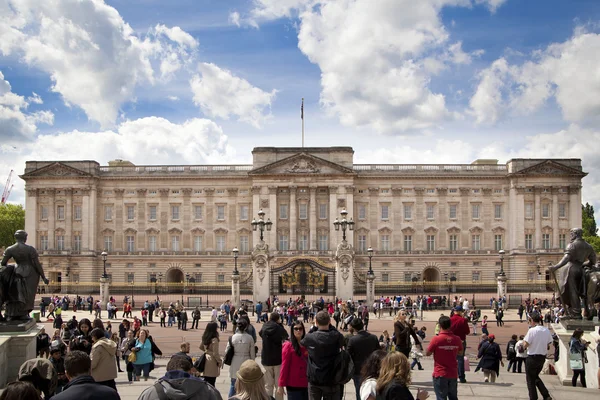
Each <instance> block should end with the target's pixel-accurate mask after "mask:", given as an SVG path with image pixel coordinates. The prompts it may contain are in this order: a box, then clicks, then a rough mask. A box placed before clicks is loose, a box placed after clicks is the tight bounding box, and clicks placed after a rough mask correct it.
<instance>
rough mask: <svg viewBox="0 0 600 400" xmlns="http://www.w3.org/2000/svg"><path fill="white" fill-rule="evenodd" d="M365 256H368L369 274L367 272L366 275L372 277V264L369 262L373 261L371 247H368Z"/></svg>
mask: <svg viewBox="0 0 600 400" xmlns="http://www.w3.org/2000/svg"><path fill="white" fill-rule="evenodd" d="M367 254H368V255H369V272H368V274H369V275H374V272H373V264H372V262H371V261H372V259H373V249H372V248H371V247H369V248H368V249H367Z"/></svg>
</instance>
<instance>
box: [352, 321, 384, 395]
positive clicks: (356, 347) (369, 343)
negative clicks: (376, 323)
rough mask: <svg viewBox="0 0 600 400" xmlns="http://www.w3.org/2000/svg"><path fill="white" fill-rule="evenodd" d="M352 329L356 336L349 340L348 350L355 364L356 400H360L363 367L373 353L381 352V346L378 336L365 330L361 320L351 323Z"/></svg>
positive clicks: (353, 378)
mask: <svg viewBox="0 0 600 400" xmlns="http://www.w3.org/2000/svg"><path fill="white" fill-rule="evenodd" d="M350 327H351V328H352V329H353V330H354V332H355V335H353V336H352V337H351V338H350V339H349V340H348V345H347V346H346V348H347V350H348V353H350V357H352V362H353V363H354V376H353V377H352V380H353V381H354V388H355V390H356V400H360V384H361V382H362V377H361V375H360V373H361V371H362V366H363V364H364V363H365V360H366V359H367V358H368V357H369V356H370V355H371V353H373V352H375V351H377V350H379V349H380V346H379V340H377V336H375V335H373V334H371V333H369V332H367V331H365V330H364V325H363V322H362V321H361V320H360V318H354V320H352V322H351V323H350Z"/></svg>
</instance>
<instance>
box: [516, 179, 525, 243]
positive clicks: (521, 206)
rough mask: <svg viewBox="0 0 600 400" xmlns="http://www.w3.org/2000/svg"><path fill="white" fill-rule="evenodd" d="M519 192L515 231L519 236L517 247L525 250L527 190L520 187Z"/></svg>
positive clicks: (517, 189)
mask: <svg viewBox="0 0 600 400" xmlns="http://www.w3.org/2000/svg"><path fill="white" fill-rule="evenodd" d="M516 191H517V196H516V203H517V208H516V211H515V213H516V214H517V217H516V218H517V224H516V225H515V226H516V229H515V230H514V231H515V235H517V238H516V239H515V242H516V243H517V246H518V248H519V249H524V248H525V188H524V187H518V188H516Z"/></svg>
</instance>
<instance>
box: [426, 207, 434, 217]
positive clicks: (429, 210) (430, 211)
mask: <svg viewBox="0 0 600 400" xmlns="http://www.w3.org/2000/svg"><path fill="white" fill-rule="evenodd" d="M434 214H435V206H434V205H433V204H427V219H433V218H434Z"/></svg>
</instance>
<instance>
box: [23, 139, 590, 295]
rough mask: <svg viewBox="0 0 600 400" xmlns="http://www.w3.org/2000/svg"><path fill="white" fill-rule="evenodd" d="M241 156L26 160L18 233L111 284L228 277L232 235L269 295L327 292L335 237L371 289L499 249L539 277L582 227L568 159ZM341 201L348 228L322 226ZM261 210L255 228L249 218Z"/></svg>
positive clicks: (269, 152)
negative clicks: (263, 225) (260, 226)
mask: <svg viewBox="0 0 600 400" xmlns="http://www.w3.org/2000/svg"><path fill="white" fill-rule="evenodd" d="M252 156H253V162H252V164H251V165H135V164H133V163H132V162H130V161H126V160H115V161H111V162H109V163H108V165H107V166H104V165H100V164H99V163H97V162H95V161H28V162H27V163H26V168H25V172H24V174H23V175H21V178H22V179H23V180H25V182H26V222H25V229H26V231H27V232H28V233H29V243H30V244H32V245H34V246H36V247H37V249H38V252H39V253H40V259H41V261H42V264H43V266H44V269H45V271H46V275H47V276H48V277H49V279H50V280H51V281H53V283H54V284H55V285H56V284H58V285H61V284H62V285H64V284H65V282H67V283H68V282H70V283H71V284H73V283H75V282H98V280H99V278H100V276H101V275H102V274H103V267H106V271H107V276H108V278H109V279H110V280H111V282H113V283H123V284H127V283H132V282H136V283H137V282H148V283H149V282H159V281H160V282H164V283H183V282H184V281H185V280H187V281H188V283H189V281H190V279H191V280H192V281H193V282H194V284H196V285H201V284H230V276H231V271H232V270H233V268H234V266H233V263H234V259H233V257H232V249H233V248H237V249H238V250H239V253H237V254H236V259H235V262H236V264H237V268H239V272H240V273H241V274H242V275H243V276H247V277H251V279H250V283H249V285H255V287H256V285H257V284H259V282H263V280H264V279H265V276H267V277H268V279H267V281H268V282H269V283H268V288H269V289H268V290H269V292H270V293H273V292H277V291H278V290H279V292H285V293H289V292H290V287H289V286H290V285H293V284H294V283H295V284H299V282H300V281H301V282H302V284H303V285H305V286H307V285H312V286H314V287H320V288H321V290H320V292H321V293H323V290H325V292H326V293H332V292H331V291H329V292H327V286H328V285H329V284H331V282H332V281H333V280H335V279H341V278H340V277H339V276H338V277H337V278H336V277H335V276H334V275H335V273H336V270H338V272H337V273H338V275H341V274H342V272H340V271H339V269H340V264H339V260H340V259H339V257H340V255H339V254H338V253H339V250H340V247H339V246H340V244H341V243H342V242H343V240H342V235H347V238H346V239H347V240H346V241H344V243H346V244H347V246H346V247H345V248H346V249H350V255H351V256H350V258H349V259H348V260H349V261H348V260H347V261H345V262H346V263H348V262H349V265H346V269H345V270H344V271H343V273H344V277H345V278H344V279H346V278H347V277H348V274H350V275H351V278H352V279H353V280H351V282H353V283H352V284H353V285H354V288H355V291H356V292H360V291H361V289H360V288H361V287H362V286H363V285H364V276H365V274H366V273H367V271H368V269H369V267H370V266H371V267H372V270H373V271H374V274H375V285H376V287H377V285H385V284H392V283H394V282H396V283H398V282H415V281H419V282H421V281H422V282H423V283H427V282H430V283H436V284H437V283H439V282H444V281H445V280H446V281H447V280H449V279H452V280H453V281H458V282H472V283H473V284H477V283H478V282H485V281H493V280H494V279H495V277H496V274H497V273H498V270H499V269H500V261H499V257H498V255H499V251H500V250H504V251H505V254H506V256H505V258H503V261H502V267H503V269H504V271H505V273H506V276H507V277H508V279H509V280H516V281H531V282H533V281H539V280H544V279H546V277H545V276H544V275H543V273H544V271H545V269H546V268H547V265H548V263H549V262H553V263H555V262H557V261H558V260H559V259H560V258H561V257H562V254H563V249H564V248H565V246H566V241H567V240H568V237H569V235H568V232H569V229H570V228H572V227H575V226H580V225H581V181H582V178H583V177H585V176H586V173H585V172H583V171H582V166H581V160H579V159H512V160H509V161H508V162H507V163H506V164H499V163H498V161H496V160H487V159H486V160H475V161H474V162H473V163H471V164H377V163H376V161H377V160H373V161H374V163H373V164H355V163H354V161H353V159H354V151H353V149H352V148H351V147H304V148H299V147H296V148H277V147H257V148H255V149H253V150H252ZM261 210H262V211H261ZM344 210H345V212H346V213H347V217H346V218H347V221H348V222H350V219H352V222H353V224H349V225H348V226H349V227H350V228H351V230H350V229H348V231H347V232H346V231H344V232H341V231H338V230H336V229H335V228H334V222H335V221H336V219H338V220H339V219H340V218H342V216H341V213H342V212H344ZM259 213H260V216H262V215H264V217H263V218H264V221H265V222H267V221H268V222H269V225H268V227H269V229H268V230H266V229H265V230H264V232H263V231H261V230H254V229H253V227H256V221H257V219H258V218H260V216H259ZM253 221H254V222H255V224H254V225H253V224H252V222H253ZM261 235H264V242H261V241H260V236H261ZM257 249H259V250H263V253H265V254H266V257H264V258H261V257H258V256H257V254H256V252H257ZM369 249H370V250H371V251H368V250H369ZM102 252H106V254H107V255H108V256H107V258H108V262H107V264H106V266H104V265H103V259H102V256H101V253H102ZM540 266H541V269H542V270H541V271H540ZM252 275H253V276H252ZM259 280H260V281H259ZM328 281H329V283H328ZM286 286H287V287H286ZM312 286H311V287H312ZM282 288H283V289H284V290H281V289H282ZM305 289H306V287H305ZM362 292H363V293H364V288H363V289H362Z"/></svg>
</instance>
